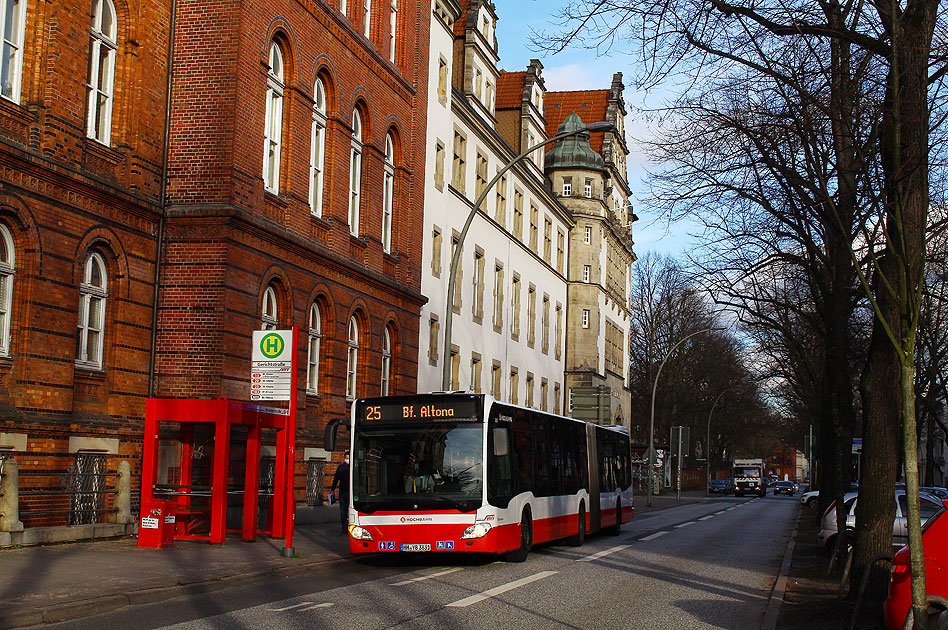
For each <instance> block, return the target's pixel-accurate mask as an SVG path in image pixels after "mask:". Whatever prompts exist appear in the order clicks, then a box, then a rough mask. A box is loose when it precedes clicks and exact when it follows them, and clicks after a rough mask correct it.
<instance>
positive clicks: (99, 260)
mask: <svg viewBox="0 0 948 630" xmlns="http://www.w3.org/2000/svg"><path fill="white" fill-rule="evenodd" d="M96 268H98V271H99V283H98V284H96V283H95V280H94V279H93V271H94V270H95V269H96ZM108 296H109V276H108V267H106V265H105V259H104V258H103V257H102V254H100V253H98V252H92V253H91V254H89V255H88V256H87V257H86V260H85V263H83V266H82V280H81V281H80V283H79V321H78V330H77V334H78V339H77V343H76V365H80V366H83V367H88V368H94V369H101V368H102V349H103V341H104V339H103V337H104V336H105V313H106V306H107V301H108ZM93 305H98V307H99V308H98V314H99V321H98V322H92V321H91V314H92V311H93ZM90 335H95V337H94V339H93V342H92V344H93V347H92V352H93V353H94V354H93V355H92V356H90V353H89V345H90V341H89V336H90Z"/></svg>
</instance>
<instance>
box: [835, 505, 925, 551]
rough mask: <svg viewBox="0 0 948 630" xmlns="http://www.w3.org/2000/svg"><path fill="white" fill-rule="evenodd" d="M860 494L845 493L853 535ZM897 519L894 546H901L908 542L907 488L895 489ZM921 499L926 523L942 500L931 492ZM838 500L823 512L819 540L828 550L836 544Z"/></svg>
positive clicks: (847, 522) (893, 525)
mask: <svg viewBox="0 0 948 630" xmlns="http://www.w3.org/2000/svg"><path fill="white" fill-rule="evenodd" d="M858 497H859V494H858V493H856V492H847V493H846V494H845V495H843V505H844V506H845V510H846V532H847V534H848V535H850V536H851V535H852V534H853V533H854V532H855V531H856V504H857V503H858ZM894 497H895V520H894V521H893V522H892V546H893V547H896V548H898V547H901V546H903V545H905V544H906V543H908V525H907V522H906V516H905V515H906V513H907V512H908V507H907V506H908V504H907V501H906V499H905V490H896V491H895V495H894ZM919 499H920V501H921V511H922V514H921V516H922V522H923V523H924V522H925V521H926V520H928V519H929V517H931V516H932V515H934V514H935V513H936V512H938V511H939V510H941V509H942V507H943V505H942V502H941V501H939V500H938V499H936V498H935V497H933V496H932V495H930V494H924V493H919ZM837 534H838V532H837V530H836V502H835V501H833V503H832V504H831V505H830V506H829V507H828V508H826V512H824V513H823V522H822V526H821V528H820V533H819V541H820V546H821V547H823V548H824V549H826V550H832V549H833V545H835V544H836V536H837Z"/></svg>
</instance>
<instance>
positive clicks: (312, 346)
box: [306, 302, 323, 394]
mask: <svg viewBox="0 0 948 630" xmlns="http://www.w3.org/2000/svg"><path fill="white" fill-rule="evenodd" d="M308 335H309V344H308V346H307V354H306V391H307V392H308V393H310V394H318V393H319V350H320V346H321V345H322V338H323V315H322V311H321V310H320V308H319V304H318V303H316V302H313V305H312V306H310V307H309V332H308Z"/></svg>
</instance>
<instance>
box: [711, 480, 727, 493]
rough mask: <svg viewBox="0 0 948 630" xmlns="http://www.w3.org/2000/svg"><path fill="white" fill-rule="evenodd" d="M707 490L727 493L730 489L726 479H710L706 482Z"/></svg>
mask: <svg viewBox="0 0 948 630" xmlns="http://www.w3.org/2000/svg"><path fill="white" fill-rule="evenodd" d="M708 492H713V493H714V494H729V493H730V492H731V489H730V487H728V483H727V479H712V480H711V483H709V484H708Z"/></svg>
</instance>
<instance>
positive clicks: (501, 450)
mask: <svg viewBox="0 0 948 630" xmlns="http://www.w3.org/2000/svg"><path fill="white" fill-rule="evenodd" d="M491 434H492V435H493V438H494V456H495V457H506V456H507V429H505V428H503V427H494V429H493V431H492V432H491Z"/></svg>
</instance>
